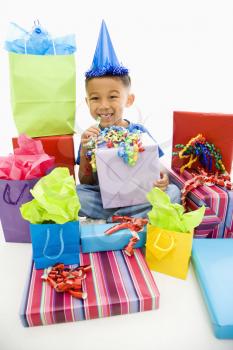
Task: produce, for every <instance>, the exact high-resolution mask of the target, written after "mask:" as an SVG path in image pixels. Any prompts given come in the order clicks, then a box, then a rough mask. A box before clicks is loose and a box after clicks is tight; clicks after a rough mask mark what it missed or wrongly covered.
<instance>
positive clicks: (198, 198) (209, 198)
mask: <svg viewBox="0 0 233 350" xmlns="http://www.w3.org/2000/svg"><path fill="white" fill-rule="evenodd" d="M169 177H170V181H171V182H172V183H174V184H176V185H177V186H178V187H179V188H182V187H183V186H184V183H185V181H187V180H189V179H191V178H192V175H191V174H190V173H189V172H188V171H186V170H185V171H184V172H183V174H182V175H181V174H177V173H176V172H175V171H173V170H171V169H169ZM228 192H229V191H226V190H225V189H223V188H221V187H219V186H215V185H214V186H206V185H203V186H199V187H197V188H196V189H193V190H192V191H191V192H189V193H188V197H187V206H188V209H190V210H195V209H198V208H199V207H200V206H202V205H203V204H204V205H205V206H206V211H205V216H204V218H203V221H202V222H201V224H200V225H199V226H198V227H197V228H196V229H195V231H194V237H196V238H206V237H208V238H222V237H223V234H224V226H225V220H226V214H227V210H228V204H229V198H228Z"/></svg>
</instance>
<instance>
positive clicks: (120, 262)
mask: <svg viewBox="0 0 233 350" xmlns="http://www.w3.org/2000/svg"><path fill="white" fill-rule="evenodd" d="M18 30H22V28H18ZM25 33H26V34H27V40H26V39H22V43H21V42H20V40H18V41H17V43H16V42H14V41H12V42H7V48H8V50H9V51H11V52H9V59H10V79H11V102H12V112H13V116H14V120H15V124H16V127H17V130H18V132H19V136H18V137H14V138H13V139H12V143H13V153H12V154H10V155H9V156H8V157H1V158H0V198H1V199H0V208H1V211H0V217H1V224H2V229H3V233H4V236H5V240H6V242H17V243H31V245H32V255H33V260H32V262H31V268H30V273H29V275H28V280H27V283H26V286H25V292H24V295H23V300H22V305H21V309H20V318H21V320H22V323H23V325H24V326H26V327H30V326H37V325H48V324H52V323H60V322H68V321H79V320H88V319H93V318H100V317H105V316H113V315H119V314H129V313H134V312H141V311H147V310H152V309H156V308H158V307H159V299H160V293H159V290H158V288H157V285H156V282H155V279H154V275H155V276H156V274H154V275H152V273H151V271H150V270H153V271H157V272H161V273H165V274H167V275H170V276H173V277H176V278H181V279H186V277H187V273H188V267H189V261H190V257H191V256H192V262H193V266H194V269H195V272H196V275H197V278H198V281H199V284H200V287H201V289H202V291H203V295H204V298H205V301H206V304H207V307H208V311H209V314H210V317H211V321H212V324H213V328H214V333H215V335H216V336H217V337H219V338H233V299H232V295H233V279H232V268H233V240H232V238H233V210H232V208H233V191H232V184H231V182H230V178H229V175H228V173H230V171H231V164H232V158H233V133H232V130H233V115H220V114H201V113H190V112H174V122H173V131H174V133H173V156H172V163H171V169H168V172H169V176H170V181H171V182H172V183H174V184H176V185H177V186H179V187H180V189H181V194H182V196H181V198H182V204H178V203H171V202H170V198H169V197H168V195H167V194H166V193H165V192H163V191H161V190H160V189H158V188H156V187H153V181H154V180H155V178H156V177H158V176H159V161H158V158H159V157H158V144H157V143H156V142H155V141H154V140H153V139H152V138H150V137H148V135H147V134H145V133H144V132H134V135H128V134H127V140H128V143H127V147H128V150H129V151H130V152H131V153H130V152H128V153H127V152H125V153H124V155H126V154H127V155H128V157H130V156H133V158H131V164H130V163H129V159H128V160H127V161H126V159H125V158H124V157H123V158H122V157H121V155H120V151H122V147H123V146H124V147H125V144H123V143H124V135H126V134H124V133H126V132H127V130H124V128H120V130H116V129H114V128H109V130H108V131H110V134H109V135H108V137H109V138H110V137H111V136H110V135H114V137H116V133H118V136H119V138H120V141H121V142H120V143H116V142H115V140H116V139H114V140H113V143H115V146H114V147H109V146H108V145H107V141H106V139H103V138H102V139H100V140H99V145H100V146H99V147H98V142H97V143H96V144H95V149H94V151H93V158H92V161H93V162H95V166H96V168H97V171H98V177H99V183H100V191H101V197H102V202H103V207H104V208H106V209H108V208H112V207H125V206H128V205H135V204H143V203H150V205H151V210H150V211H149V212H148V216H147V217H129V216H113V222H112V223H105V224H100V223H97V222H95V221H93V222H91V223H90V222H88V220H86V221H85V220H81V218H79V216H78V214H79V211H80V208H81V203H80V200H79V197H78V195H77V190H76V181H75V175H74V165H75V156H74V142H73V133H74V122H75V102H76V97H75V80H76V76H75V59H74V52H75V42H74V40H73V41H72V40H71V39H72V38H70V37H64V38H58V39H52V38H51V37H50V36H49V35H48V33H47V32H46V31H44V30H43V28H41V26H40V25H39V24H38V23H36V24H35V27H34V28H33V30H32V32H30V33H27V32H25ZM26 34H25V35H26ZM42 34H43V35H45V34H46V40H47V41H46V45H47V46H46V49H45V51H44V52H43V53H41V52H36V51H35V47H36V49H37V50H39V49H38V47H39V46H38V45H34V46H33V44H34V41H33V40H36V39H37V36H39V37H40V38H41V36H42ZM41 42H42V40H41ZM13 43H14V45H13ZM42 46H43V47H42V48H43V49H44V48H45V45H42ZM15 48H17V51H16V49H15ZM42 48H41V49H42ZM20 50H21V51H20ZM106 132H107V131H106V130H105V134H106ZM125 137H126V136H125ZM97 140H98V139H97ZM108 141H109V139H108ZM122 142H123V143H122ZM135 150H136V151H135ZM124 151H125V148H124ZM227 238H228V239H227ZM223 295H224V297H223Z"/></svg>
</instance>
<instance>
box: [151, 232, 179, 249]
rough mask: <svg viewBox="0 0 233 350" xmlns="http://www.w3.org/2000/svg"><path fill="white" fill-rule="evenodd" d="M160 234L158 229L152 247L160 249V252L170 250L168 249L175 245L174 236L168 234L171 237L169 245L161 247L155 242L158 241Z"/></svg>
mask: <svg viewBox="0 0 233 350" xmlns="http://www.w3.org/2000/svg"><path fill="white" fill-rule="evenodd" d="M161 235H162V232H161V231H160V232H159V234H158V236H157V238H156V240H155V242H154V248H155V249H158V250H160V251H161V252H170V250H172V249H173V248H174V245H175V240H174V237H173V236H171V235H169V236H170V238H171V243H170V245H169V246H168V247H167V248H162V247H160V246H159V245H157V243H158V241H159V239H160V237H161Z"/></svg>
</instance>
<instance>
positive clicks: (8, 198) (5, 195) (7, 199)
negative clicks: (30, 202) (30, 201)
mask: <svg viewBox="0 0 233 350" xmlns="http://www.w3.org/2000/svg"><path fill="white" fill-rule="evenodd" d="M27 187H28V185H27V184H25V185H24V186H23V188H22V190H21V192H20V195H19V197H18V199H16V201H13V200H12V199H11V196H10V190H11V188H10V185H9V184H6V187H5V190H4V192H3V200H4V202H5V203H6V204H11V205H17V204H18V203H19V201H20V199H21V197H22V196H23V193H24V191H25V190H26V188H27Z"/></svg>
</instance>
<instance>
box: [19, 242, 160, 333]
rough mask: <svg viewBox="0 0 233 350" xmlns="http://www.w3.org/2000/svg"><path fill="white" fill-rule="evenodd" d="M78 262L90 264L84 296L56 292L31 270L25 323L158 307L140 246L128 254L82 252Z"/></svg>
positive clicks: (23, 315) (22, 312)
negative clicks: (131, 254)
mask: <svg viewBox="0 0 233 350" xmlns="http://www.w3.org/2000/svg"><path fill="white" fill-rule="evenodd" d="M80 264H81V265H86V264H91V266H92V269H91V271H89V272H88V274H87V278H86V279H85V282H84V283H83V290H84V291H85V292H87V299H85V300H80V299H76V298H73V297H72V296H71V295H70V294H68V293H57V292H56V291H55V290H54V289H53V288H51V287H50V285H49V284H48V283H47V282H43V281H42V279H41V276H42V275H43V274H44V270H35V267H34V265H32V268H31V270H30V274H29V279H28V283H27V285H26V288H25V293H24V297H23V301H22V305H21V310H20V318H21V321H22V323H23V325H24V326H25V327H32V326H39V325H48V324H53V323H61V322H70V321H81V320H90V319H93V318H100V317H107V316H114V315H122V314H129V313H134V312H141V311H148V310H152V309H156V308H158V307H159V291H158V288H157V286H156V283H155V281H154V279H153V276H152V274H151V272H150V270H149V268H148V266H147V264H146V262H145V259H144V256H143V254H142V252H141V250H140V249H135V254H134V256H132V257H128V256H127V255H126V254H125V253H124V252H123V251H120V250H119V251H109V252H99V253H86V254H84V253H81V254H80Z"/></svg>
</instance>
